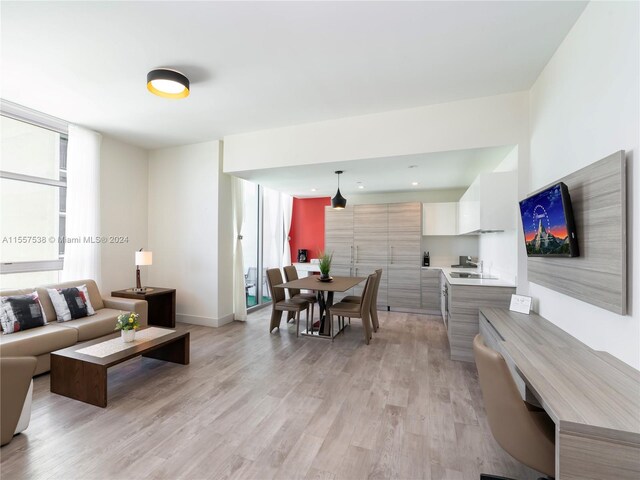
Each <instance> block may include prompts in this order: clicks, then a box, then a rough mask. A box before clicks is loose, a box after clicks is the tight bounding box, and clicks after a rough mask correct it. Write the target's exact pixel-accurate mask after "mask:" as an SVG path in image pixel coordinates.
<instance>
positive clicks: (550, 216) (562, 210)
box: [520, 182, 579, 257]
mask: <svg viewBox="0 0 640 480" xmlns="http://www.w3.org/2000/svg"><path fill="white" fill-rule="evenodd" d="M520 214H521V216H522V227H523V228H524V241H525V244H526V247H527V255H528V256H530V257H547V256H556V257H577V256H578V254H579V253H578V242H577V237H576V231H575V224H574V221H573V210H572V208H571V198H570V196H569V189H568V188H567V186H566V185H565V184H564V183H562V182H561V183H557V184H555V185H553V186H551V187H549V188H546V189H545V190H543V191H541V192H538V193H536V194H534V195H531V196H530V197H528V198H525V199H524V200H521V201H520Z"/></svg>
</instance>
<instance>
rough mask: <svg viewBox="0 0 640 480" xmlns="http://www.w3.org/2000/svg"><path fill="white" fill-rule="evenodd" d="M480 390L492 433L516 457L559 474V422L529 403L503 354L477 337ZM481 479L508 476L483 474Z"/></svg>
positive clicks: (548, 472) (546, 473)
mask: <svg viewBox="0 0 640 480" xmlns="http://www.w3.org/2000/svg"><path fill="white" fill-rule="evenodd" d="M473 353H474V355H475V359H476V366H477V367H478V377H479V379H480V389H481V390H482V398H483V400H484V406H485V409H486V411H487V417H488V419H489V427H490V428H491V433H492V434H493V437H494V438H495V439H496V441H497V442H498V443H499V444H500V446H501V447H502V448H503V449H504V450H505V451H506V452H507V453H509V455H511V456H512V457H513V458H515V459H516V460H518V461H519V462H521V463H524V464H525V465H527V466H528V467H531V468H533V469H534V470H537V471H539V472H542V473H544V474H545V475H549V476H553V475H555V425H554V423H553V421H552V420H551V419H550V418H549V416H548V415H547V414H546V412H545V411H544V410H540V409H537V408H536V409H535V410H531V409H532V408H535V407H533V406H529V404H528V403H526V402H525V401H524V400H522V397H521V396H520V392H519V391H518V387H517V386H516V384H515V382H514V381H513V377H511V372H510V371H509V367H508V366H507V362H505V360H504V358H503V357H502V355H501V354H500V353H498V352H496V351H495V350H493V349H491V348H489V347H487V346H486V345H485V343H484V339H483V338H482V335H480V334H478V335H476V337H475V338H474V340H473ZM480 478H481V479H486V480H491V479H504V477H495V476H491V475H481V476H480Z"/></svg>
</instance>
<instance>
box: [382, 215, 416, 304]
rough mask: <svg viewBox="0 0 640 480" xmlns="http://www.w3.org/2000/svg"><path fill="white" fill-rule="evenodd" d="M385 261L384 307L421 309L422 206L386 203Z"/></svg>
mask: <svg viewBox="0 0 640 480" xmlns="http://www.w3.org/2000/svg"><path fill="white" fill-rule="evenodd" d="M388 211H389V228H388V238H389V257H388V258H389V261H388V290H387V304H388V305H389V306H390V307H392V308H393V307H400V308H402V307H403V308H416V309H419V308H421V299H422V294H421V288H420V260H421V257H420V253H421V252H420V247H421V240H422V204H421V203H418V202H413V203H393V204H389V210H388Z"/></svg>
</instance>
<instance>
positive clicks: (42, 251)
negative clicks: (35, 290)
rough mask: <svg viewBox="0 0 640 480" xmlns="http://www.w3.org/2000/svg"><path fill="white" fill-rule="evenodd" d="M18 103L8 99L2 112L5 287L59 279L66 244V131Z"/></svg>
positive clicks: (0, 217)
mask: <svg viewBox="0 0 640 480" xmlns="http://www.w3.org/2000/svg"><path fill="white" fill-rule="evenodd" d="M12 107H13V104H9V103H8V102H3V103H2V116H0V132H1V136H0V140H1V144H2V146H1V150H0V264H1V270H0V273H2V279H1V280H2V288H21V287H27V286H33V285H34V282H35V283H46V282H55V281H56V280H57V275H58V273H57V272H58V271H59V270H62V265H63V260H64V246H65V242H64V241H62V240H63V237H64V233H65V221H66V218H65V215H66V213H65V212H66V185H67V170H66V168H67V134H66V130H64V129H63V128H61V127H60V122H59V121H57V122H50V123H51V125H49V126H47V120H48V118H47V117H46V116H44V115H39V114H37V113H36V112H32V111H27V110H26V109H23V108H22V107H18V106H15V107H17V108H12ZM16 110H18V112H17V113H16ZM21 114H25V115H24V116H23V115H21Z"/></svg>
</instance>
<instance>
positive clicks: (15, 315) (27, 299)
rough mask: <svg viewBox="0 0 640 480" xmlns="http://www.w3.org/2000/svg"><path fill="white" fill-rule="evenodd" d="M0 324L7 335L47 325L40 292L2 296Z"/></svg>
mask: <svg viewBox="0 0 640 480" xmlns="http://www.w3.org/2000/svg"><path fill="white" fill-rule="evenodd" d="M0 324H2V333H4V334H5V335H8V334H10V333H16V332H19V331H21V330H28V329H30V328H35V327H42V326H43V325H45V324H46V322H45V319H44V313H43V312H42V305H40V300H39V299H38V294H37V293H36V292H33V293H28V294H26V295H14V296H11V297H0Z"/></svg>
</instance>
